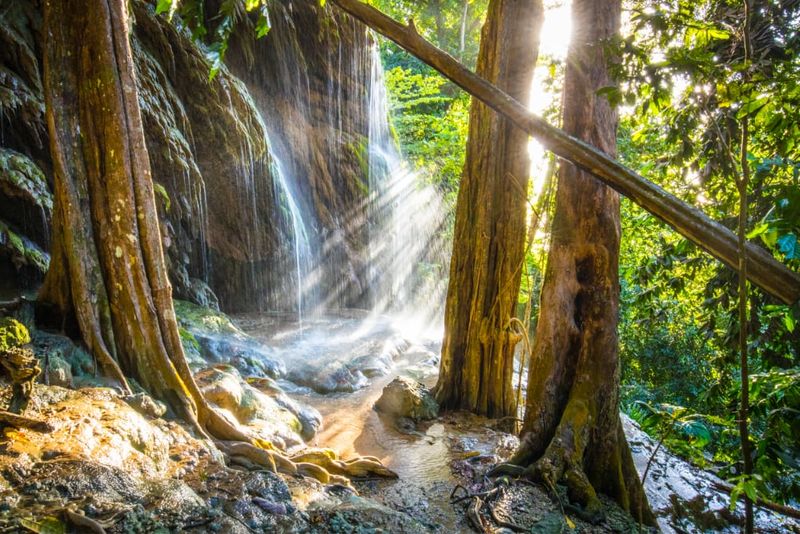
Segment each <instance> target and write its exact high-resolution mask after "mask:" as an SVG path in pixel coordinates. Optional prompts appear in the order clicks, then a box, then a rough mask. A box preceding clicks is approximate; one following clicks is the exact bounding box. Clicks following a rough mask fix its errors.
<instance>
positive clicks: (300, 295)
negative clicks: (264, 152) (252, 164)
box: [267, 139, 313, 323]
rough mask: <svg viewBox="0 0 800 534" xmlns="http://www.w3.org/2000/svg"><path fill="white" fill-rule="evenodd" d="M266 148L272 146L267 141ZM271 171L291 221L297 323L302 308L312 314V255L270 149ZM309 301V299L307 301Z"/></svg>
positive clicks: (299, 213)
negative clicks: (309, 280) (308, 293)
mask: <svg viewBox="0 0 800 534" xmlns="http://www.w3.org/2000/svg"><path fill="white" fill-rule="evenodd" d="M267 146H270V147H271V146H272V145H271V144H270V143H269V139H267ZM270 159H271V162H272V164H271V171H272V173H271V174H272V176H273V178H275V181H274V183H275V184H276V185H278V186H279V187H280V191H276V197H278V198H280V197H281V196H282V197H283V199H285V201H286V205H287V206H288V208H289V218H290V219H291V226H292V247H293V249H294V268H295V278H296V295H297V322H298V323H302V322H303V312H304V306H306V310H307V311H310V312H311V313H313V308H311V305H312V303H311V302H306V300H307V296H306V292H307V291H312V288H310V287H309V286H310V284H309V283H308V277H309V274H310V273H311V272H312V266H313V255H312V251H311V242H310V241H309V237H308V228H307V226H306V223H305V220H304V218H303V213H302V211H301V210H300V207H299V206H298V204H297V200H296V197H295V193H294V191H293V190H292V187H290V184H289V181H288V179H287V176H286V172H285V171H284V169H283V165H282V164H281V161H280V160H279V159H278V158H277V156H276V155H275V154H274V153H273V152H272V150H271V149H270ZM308 300H310V299H308Z"/></svg>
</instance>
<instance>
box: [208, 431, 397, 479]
mask: <svg viewBox="0 0 800 534" xmlns="http://www.w3.org/2000/svg"><path fill="white" fill-rule="evenodd" d="M217 444H218V446H219V447H220V449H221V450H222V451H223V452H224V453H225V454H226V455H227V456H228V457H229V458H230V459H231V461H233V462H234V463H237V464H239V465H244V466H245V467H248V468H252V467H251V465H255V466H258V467H260V468H266V469H268V470H270V471H272V472H275V473H284V474H287V475H302V476H307V477H310V478H313V479H316V480H318V481H319V482H321V483H323V484H341V485H342V486H345V487H347V488H350V489H352V485H351V484H350V479H351V478H368V477H383V478H397V473H395V472H394V471H391V470H390V469H387V468H386V467H385V466H384V465H383V464H382V463H381V462H380V461H379V460H378V459H377V458H373V457H370V456H362V457H357V458H351V459H349V460H342V459H340V458H338V457H337V455H336V453H335V452H334V451H332V450H331V449H308V450H305V451H303V452H301V453H299V454H296V455H294V456H292V457H291V458H288V457H287V456H285V455H284V454H282V453H281V452H279V451H276V450H274V449H271V445H269V444H266V443H263V442H262V443H260V445H261V446H256V445H254V444H252V443H245V442H241V441H220V442H217Z"/></svg>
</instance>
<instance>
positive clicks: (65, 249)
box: [39, 0, 245, 439]
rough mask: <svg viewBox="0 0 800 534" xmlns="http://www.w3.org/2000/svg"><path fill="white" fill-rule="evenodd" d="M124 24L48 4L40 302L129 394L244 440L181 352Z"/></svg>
mask: <svg viewBox="0 0 800 534" xmlns="http://www.w3.org/2000/svg"><path fill="white" fill-rule="evenodd" d="M128 24H129V19H128V15H127V2H125V1H124V0H91V1H89V2H87V1H85V0H47V1H46V2H45V4H44V35H45V39H46V41H45V47H44V48H45V50H44V80H45V99H46V107H47V110H46V113H47V127H48V132H49V134H50V150H51V154H52V157H53V167H54V181H55V198H56V201H55V205H56V206H55V211H54V221H53V240H52V242H53V256H52V260H51V264H50V270H49V272H48V274H47V278H46V280H45V284H44V286H43V288H42V290H41V293H40V295H39V300H40V302H41V303H42V305H43V306H44V308H45V309H48V308H49V310H50V311H51V312H55V313H56V314H58V315H60V316H61V317H65V318H72V319H74V320H75V321H76V322H77V325H78V329H79V331H80V335H81V337H82V339H83V340H84V341H85V342H86V344H87V346H88V348H89V350H90V351H91V353H92V354H93V355H94V356H95V358H96V359H97V360H98V362H99V363H100V364H101V365H102V366H103V368H104V370H105V371H106V372H107V374H109V375H111V376H112V377H113V378H115V379H116V380H118V381H119V382H120V383H121V385H122V386H123V387H124V389H126V390H128V389H129V388H128V386H127V383H126V382H125V378H124V375H127V376H130V377H133V378H135V379H136V380H137V381H138V382H139V383H140V384H141V385H142V386H143V387H144V388H145V389H146V390H147V391H148V392H150V393H151V394H152V395H154V396H156V397H157V398H159V399H162V400H164V401H165V402H167V404H168V405H169V407H170V408H171V409H172V410H173V411H174V412H175V414H176V415H178V416H180V417H182V418H184V419H186V420H187V421H190V422H192V423H200V425H201V426H202V427H205V428H207V429H209V430H211V431H213V432H212V433H214V434H217V435H219V436H220V437H226V438H242V439H244V438H245V437H244V436H243V435H242V434H241V433H239V432H238V431H237V430H236V429H234V428H233V427H231V426H230V425H227V424H225V422H224V420H222V419H221V418H220V417H219V415H218V414H217V413H216V412H215V411H213V410H211V409H209V408H208V406H207V404H206V403H205V402H204V400H203V398H202V395H201V394H200V391H199V389H198V387H197V385H196V384H195V382H194V379H193V377H192V375H191V372H190V371H189V367H188V365H187V363H186V360H185V357H184V353H183V349H182V346H181V343H180V336H179V334H178V325H177V322H176V318H175V311H174V309H173V305H172V291H171V286H170V284H169V281H168V279H167V271H166V266H165V264H164V256H163V252H162V248H161V235H160V229H159V223H158V216H157V212H156V204H155V198H154V195H153V181H152V178H151V176H150V163H149V159H148V154H147V149H146V147H145V139H144V132H143V127H142V118H141V114H140V110H139V103H138V99H137V92H136V83H135V79H134V71H133V62H132V57H131V49H130V43H129V36H128ZM123 372H124V375H123Z"/></svg>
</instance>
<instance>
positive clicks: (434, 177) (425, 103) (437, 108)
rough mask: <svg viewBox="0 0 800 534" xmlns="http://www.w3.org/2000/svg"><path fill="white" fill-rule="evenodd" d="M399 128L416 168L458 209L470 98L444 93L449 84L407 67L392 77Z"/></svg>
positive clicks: (391, 91) (390, 85) (389, 74)
mask: <svg viewBox="0 0 800 534" xmlns="http://www.w3.org/2000/svg"><path fill="white" fill-rule="evenodd" d="M386 86H387V89H388V92H389V98H390V102H391V109H392V115H393V123H394V127H395V130H396V132H397V135H398V138H399V141H400V145H401V147H402V148H403V152H404V154H405V155H406V157H407V158H408V159H409V160H410V161H411V162H412V163H413V165H414V166H415V167H416V168H418V169H421V170H422V171H423V172H422V174H423V175H424V176H427V177H429V179H430V180H431V181H432V182H433V183H434V184H436V185H437V186H438V187H439V188H440V190H441V191H443V192H444V193H445V200H446V201H447V203H448V204H449V205H450V206H454V204H455V197H456V194H457V191H458V184H459V181H460V180H461V172H462V170H463V167H464V157H465V147H466V141H467V129H468V126H469V99H468V98H467V97H466V96H465V95H464V94H463V93H458V94H456V95H455V96H450V95H447V94H445V93H444V92H443V86H444V80H443V79H442V78H441V77H440V76H438V75H436V74H421V73H417V72H414V71H412V70H411V69H407V68H404V67H394V68H393V69H390V70H389V71H387V72H386Z"/></svg>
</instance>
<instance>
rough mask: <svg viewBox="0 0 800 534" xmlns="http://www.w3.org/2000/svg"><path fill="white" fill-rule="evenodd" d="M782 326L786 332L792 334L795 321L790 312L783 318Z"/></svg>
mask: <svg viewBox="0 0 800 534" xmlns="http://www.w3.org/2000/svg"><path fill="white" fill-rule="evenodd" d="M783 324H784V326H786V330H788V331H789V333H792V332H794V327H795V320H794V315H792V312H791V311H789V312H787V313H786V314H785V315H784V316H783Z"/></svg>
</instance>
